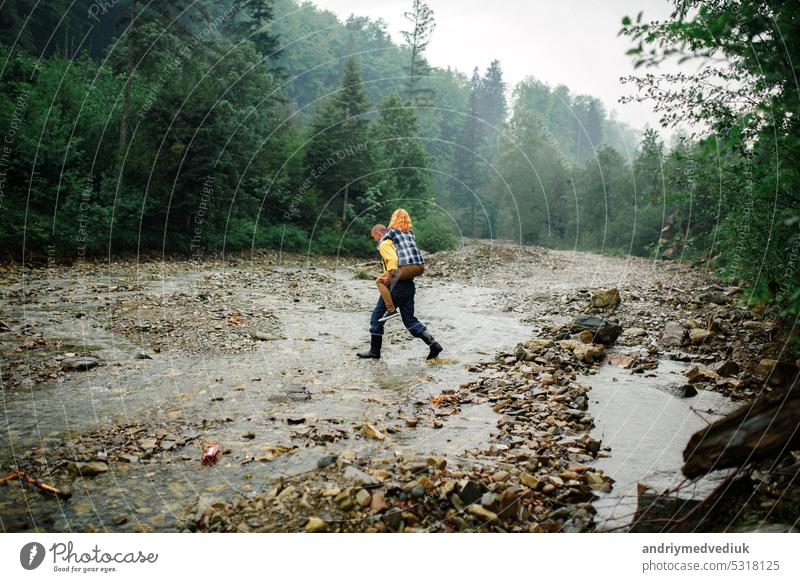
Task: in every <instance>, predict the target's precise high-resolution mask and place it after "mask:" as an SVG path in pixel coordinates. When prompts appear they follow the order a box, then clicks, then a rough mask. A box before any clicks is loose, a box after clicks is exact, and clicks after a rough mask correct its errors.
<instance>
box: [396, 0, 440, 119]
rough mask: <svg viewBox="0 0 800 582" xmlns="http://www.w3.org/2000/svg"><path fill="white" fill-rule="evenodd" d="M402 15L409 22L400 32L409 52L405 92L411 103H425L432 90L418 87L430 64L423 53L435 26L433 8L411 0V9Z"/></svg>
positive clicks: (429, 97)
mask: <svg viewBox="0 0 800 582" xmlns="http://www.w3.org/2000/svg"><path fill="white" fill-rule="evenodd" d="M404 16H405V18H406V20H408V21H409V22H410V23H411V30H404V31H403V32H402V35H403V39H404V40H405V41H406V44H407V45H408V48H409V50H410V52H411V61H410V62H409V65H408V81H407V83H406V92H407V94H408V99H409V101H411V102H412V103H415V104H419V103H425V102H428V101H430V100H431V98H432V90H431V89H428V88H425V89H423V88H420V87H419V81H420V79H421V78H423V77H425V76H427V75H429V74H430V70H431V69H430V65H428V62H427V61H426V60H425V57H424V53H425V49H426V48H428V44H429V43H430V41H431V36H432V35H433V31H434V29H435V28H436V21H435V20H434V19H433V10H431V9H430V7H429V6H428V5H427V4H425V2H423V1H422V0H413V5H412V8H411V11H409V12H406V13H405V14H404Z"/></svg>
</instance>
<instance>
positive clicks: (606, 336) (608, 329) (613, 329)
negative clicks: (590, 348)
mask: <svg viewBox="0 0 800 582" xmlns="http://www.w3.org/2000/svg"><path fill="white" fill-rule="evenodd" d="M584 330H585V331H589V332H591V333H592V334H593V335H594V338H595V341H596V342H599V343H602V344H605V345H611V344H613V343H614V342H615V341H617V338H618V337H619V336H620V334H622V326H621V325H619V323H617V322H615V321H610V320H608V319H604V318H602V317H596V316H593V315H579V316H578V317H576V318H575V320H574V321H573V322H572V325H571V326H570V331H572V332H573V333H579V332H581V331H584Z"/></svg>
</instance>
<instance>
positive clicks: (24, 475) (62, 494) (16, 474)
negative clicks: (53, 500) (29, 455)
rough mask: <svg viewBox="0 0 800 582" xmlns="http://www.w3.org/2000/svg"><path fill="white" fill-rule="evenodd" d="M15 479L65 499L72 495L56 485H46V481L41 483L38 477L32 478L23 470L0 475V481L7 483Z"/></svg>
mask: <svg viewBox="0 0 800 582" xmlns="http://www.w3.org/2000/svg"><path fill="white" fill-rule="evenodd" d="M15 479H19V480H20V481H23V482H24V483H28V484H30V485H33V486H34V487H36V488H38V489H39V490H40V491H42V492H43V493H49V494H50V495H54V496H55V497H61V498H62V499H67V498H68V497H69V496H70V495H72V493H70V492H69V491H63V490H61V489H59V488H58V487H53V486H52V485H48V484H47V483H42V482H41V481H39V480H38V479H34V478H33V477H31V476H30V475H28V474H27V473H25V472H24V471H14V472H12V473H9V474H8V475H6V476H4V477H0V483H8V482H9V481H14V480H15Z"/></svg>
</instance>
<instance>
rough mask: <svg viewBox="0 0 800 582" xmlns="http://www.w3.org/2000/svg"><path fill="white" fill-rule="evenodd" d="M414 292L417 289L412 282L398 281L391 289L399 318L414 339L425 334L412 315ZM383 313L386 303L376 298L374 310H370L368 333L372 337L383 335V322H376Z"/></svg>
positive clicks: (419, 323)
mask: <svg viewBox="0 0 800 582" xmlns="http://www.w3.org/2000/svg"><path fill="white" fill-rule="evenodd" d="M416 292H417V288H416V286H415V285H414V281H413V280H408V281H398V282H397V283H395V285H394V287H393V288H392V301H394V304H395V307H397V309H399V310H400V317H401V318H402V320H403V325H405V326H406V329H407V330H408V332H409V333H410V334H411V335H413V336H414V337H419V336H420V335H422V334H423V333H424V332H425V326H424V325H422V323H421V322H420V320H419V319H417V318H416V316H415V315H414V294H415V293H416ZM385 311H386V303H384V301H383V298H378V303H377V304H376V305H375V309H373V310H372V316H371V317H370V320H369V333H371V334H372V335H383V322H380V321H378V319H380V318H381V317H383V314H384V312H385Z"/></svg>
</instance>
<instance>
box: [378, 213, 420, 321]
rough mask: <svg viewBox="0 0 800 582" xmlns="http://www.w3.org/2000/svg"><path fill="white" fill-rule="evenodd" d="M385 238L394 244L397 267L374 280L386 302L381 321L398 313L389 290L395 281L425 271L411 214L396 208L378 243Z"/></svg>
mask: <svg viewBox="0 0 800 582" xmlns="http://www.w3.org/2000/svg"><path fill="white" fill-rule="evenodd" d="M386 240H391V241H392V243H393V245H394V249H395V252H396V253H397V267H396V268H394V269H391V270H387V272H386V273H384V274H383V275H381V276H380V277H378V278H377V279H376V280H375V285H376V286H377V287H378V292H379V293H380V294H381V297H383V301H384V303H386V313H384V314H383V317H381V318H380V320H379V321H380V322H381V323H383V322H385V321H388V320H390V319H393V318H395V317H398V316H399V315H400V314H399V313H398V312H397V308H396V307H395V305H394V303H393V302H392V293H391V291H390V289H391V288H392V287H394V285H395V283H397V281H407V280H409V279H414V278H415V277H419V276H420V275H422V274H423V273H424V272H425V259H423V258H422V253H421V252H420V250H419V247H417V238H416V236H415V235H414V231H413V230H412V224H411V216H409V214H408V212H407V211H406V210H405V209H404V208H398V209H397V210H395V211H394V212H393V213H392V220H391V222H390V223H389V229H388V230H387V231H386V234H384V235H383V237H382V238H381V240H380V243H379V245H380V244H381V243H383V242H384V241H386Z"/></svg>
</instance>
